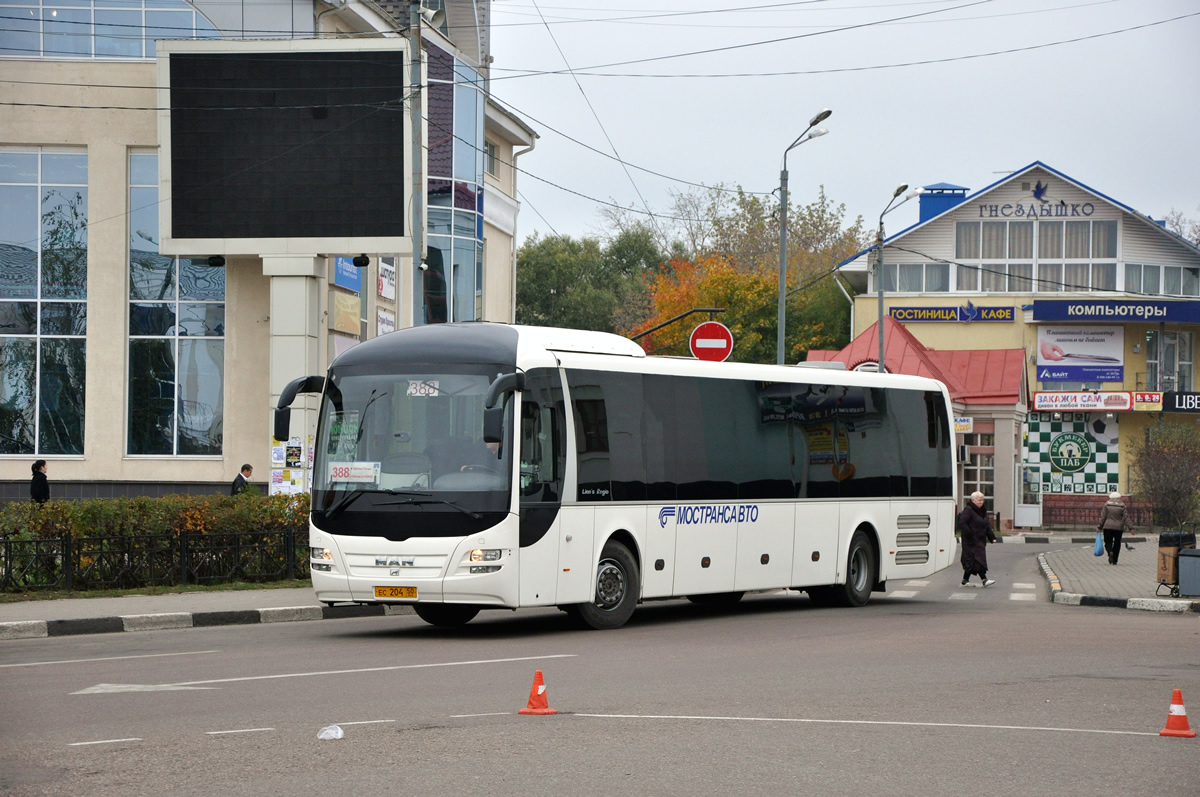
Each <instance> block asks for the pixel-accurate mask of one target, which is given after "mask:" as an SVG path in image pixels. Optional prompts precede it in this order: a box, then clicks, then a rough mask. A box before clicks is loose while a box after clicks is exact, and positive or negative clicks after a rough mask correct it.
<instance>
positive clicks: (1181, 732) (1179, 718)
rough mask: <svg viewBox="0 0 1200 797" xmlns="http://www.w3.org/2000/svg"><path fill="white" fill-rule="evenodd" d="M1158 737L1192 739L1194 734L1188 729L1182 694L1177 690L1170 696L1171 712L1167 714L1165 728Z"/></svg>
mask: <svg viewBox="0 0 1200 797" xmlns="http://www.w3.org/2000/svg"><path fill="white" fill-rule="evenodd" d="M1158 735H1159V736H1183V737H1186V738H1189V739H1190V738H1192V737H1193V736H1195V735H1196V732H1195V731H1194V730H1192V729H1191V728H1189V727H1188V721H1187V709H1186V708H1184V707H1183V692H1182V691H1181V690H1179V689H1176V690H1175V693H1174V694H1172V695H1171V710H1170V711H1168V712H1167V727H1165V728H1163V729H1162V730H1161V731H1159V732H1158Z"/></svg>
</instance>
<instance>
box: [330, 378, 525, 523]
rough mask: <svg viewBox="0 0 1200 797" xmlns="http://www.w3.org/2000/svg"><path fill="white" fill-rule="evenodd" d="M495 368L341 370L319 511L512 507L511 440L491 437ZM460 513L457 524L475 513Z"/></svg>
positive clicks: (334, 384) (333, 395) (443, 512)
mask: <svg viewBox="0 0 1200 797" xmlns="http://www.w3.org/2000/svg"><path fill="white" fill-rule="evenodd" d="M495 376H496V367H495V366H489V365H483V364H480V365H474V366H471V365H454V366H437V367H436V370H435V369H434V368H431V367H429V366H414V367H413V370H409V371H402V372H399V373H397V372H395V371H393V372H390V373H386V374H384V373H375V372H367V371H363V370H362V369H361V368H354V369H345V370H343V371H341V372H339V371H336V370H335V371H334V373H332V374H331V375H330V378H329V381H328V384H327V385H326V389H325V395H324V398H323V400H322V403H321V416H320V423H319V425H318V429H319V431H318V439H317V447H316V452H315V461H314V463H313V510H314V513H320V515H321V516H322V518H321V519H323V520H325V521H329V522H333V521H334V520H335V518H336V517H337V516H338V515H342V514H345V515H361V514H363V513H366V512H381V513H382V512H387V513H389V514H395V513H406V512H407V513H412V514H414V515H418V514H419V515H426V516H429V515H436V516H440V517H442V519H448V516H451V515H453V516H457V518H463V519H465V520H466V521H469V520H476V521H478V520H480V519H481V518H482V514H483V513H495V512H505V511H507V509H508V500H509V493H510V487H511V481H512V477H511V473H512V465H511V463H512V458H511V454H510V452H509V451H508V450H507V449H508V448H510V446H509V445H508V444H507V443H485V442H484V440H483V410H484V405H485V400H486V397H487V392H488V387H489V385H490V384H491V382H492V380H493V379H494V378H495ZM506 434H507V433H506ZM457 518H456V521H457V522H454V523H452V524H451V525H454V526H459V525H460V524H461V523H462V522H465V521H464V520H458V519H457ZM316 519H317V518H314V520H316ZM468 525H469V526H474V525H476V524H474V523H468ZM460 532H461V529H460ZM342 533H346V530H342Z"/></svg>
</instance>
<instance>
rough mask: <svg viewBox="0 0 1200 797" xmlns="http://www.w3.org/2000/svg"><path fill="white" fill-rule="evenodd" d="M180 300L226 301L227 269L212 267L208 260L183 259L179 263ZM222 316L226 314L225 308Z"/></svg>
mask: <svg viewBox="0 0 1200 797" xmlns="http://www.w3.org/2000/svg"><path fill="white" fill-rule="evenodd" d="M179 298H180V299H192V300H195V301H223V300H224V299H225V269H224V268H214V267H213V266H210V265H209V264H208V259H207V258H197V259H191V258H181V259H180V261H179ZM222 314H224V309H223V308H222ZM222 323H224V322H222Z"/></svg>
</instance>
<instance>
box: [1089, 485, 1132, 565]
mask: <svg viewBox="0 0 1200 797" xmlns="http://www.w3.org/2000/svg"><path fill="white" fill-rule="evenodd" d="M1128 527H1129V513H1128V512H1126V511H1125V504H1123V503H1121V493H1119V492H1118V491H1116V490H1113V491H1112V492H1111V493H1109V494H1108V501H1107V502H1106V503H1105V504H1104V506H1102V507H1100V525H1099V526H1097V527H1096V530H1097V531H1102V532H1104V550H1106V551H1108V563H1109V564H1110V565H1115V564H1116V563H1117V557H1119V556H1120V555H1121V535H1122V534H1124V533H1125V530H1126V529H1127V528H1128Z"/></svg>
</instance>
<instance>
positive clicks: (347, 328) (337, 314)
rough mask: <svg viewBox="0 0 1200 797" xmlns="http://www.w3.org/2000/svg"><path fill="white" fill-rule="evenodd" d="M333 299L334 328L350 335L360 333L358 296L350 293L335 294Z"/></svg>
mask: <svg viewBox="0 0 1200 797" xmlns="http://www.w3.org/2000/svg"><path fill="white" fill-rule="evenodd" d="M330 298H332V299H333V328H334V329H336V330H337V331H338V332H345V333H346V334H348V335H357V334H358V332H359V317H358V313H359V300H358V297H357V296H351V295H350V294H348V293H334V294H333V295H332V296H331V297H330Z"/></svg>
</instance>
